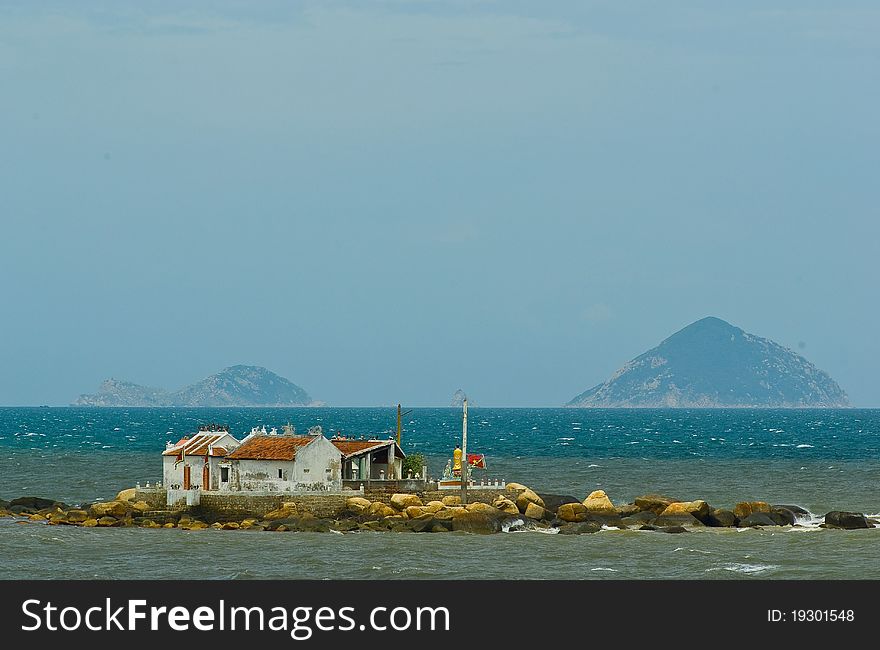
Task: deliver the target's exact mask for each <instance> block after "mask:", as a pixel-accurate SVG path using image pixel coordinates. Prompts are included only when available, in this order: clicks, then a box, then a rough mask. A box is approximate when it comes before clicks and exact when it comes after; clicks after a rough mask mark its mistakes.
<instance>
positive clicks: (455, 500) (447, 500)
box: [441, 494, 461, 506]
mask: <svg viewBox="0 0 880 650" xmlns="http://www.w3.org/2000/svg"><path fill="white" fill-rule="evenodd" d="M441 503H442V504H443V505H444V506H460V505H461V497H460V496H458V495H457V494H449V495H447V496H445V497H443V499H442V500H441Z"/></svg>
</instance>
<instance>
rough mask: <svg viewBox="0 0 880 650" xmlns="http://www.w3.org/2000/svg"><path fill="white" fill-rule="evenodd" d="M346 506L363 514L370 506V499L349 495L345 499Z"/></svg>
mask: <svg viewBox="0 0 880 650" xmlns="http://www.w3.org/2000/svg"><path fill="white" fill-rule="evenodd" d="M345 507H346V509H347V510H351V511H352V512H356V513H358V514H361V513H363V512H364V511H366V510H367V508H369V507H370V500H369V499H365V498H363V497H349V498H348V499H346V500H345Z"/></svg>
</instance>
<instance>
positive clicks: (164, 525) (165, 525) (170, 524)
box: [83, 521, 175, 528]
mask: <svg viewBox="0 0 880 650" xmlns="http://www.w3.org/2000/svg"><path fill="white" fill-rule="evenodd" d="M83 526H85V524H83ZM174 526H175V524H174V522H173V521H169V522H168V523H167V524H162V528H174Z"/></svg>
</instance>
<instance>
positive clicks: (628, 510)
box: [616, 503, 642, 517]
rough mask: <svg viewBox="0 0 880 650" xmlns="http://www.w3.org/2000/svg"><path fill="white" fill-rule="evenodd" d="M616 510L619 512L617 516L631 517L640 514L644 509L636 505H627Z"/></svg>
mask: <svg viewBox="0 0 880 650" xmlns="http://www.w3.org/2000/svg"><path fill="white" fill-rule="evenodd" d="M616 510H617V514H618V515H620V516H621V517H629V516H631V515H635V514H638V513H640V512H641V511H642V509H641V508H639V507H638V506H637V505H636V504H634V503H627V504H625V505H622V506H617V508H616Z"/></svg>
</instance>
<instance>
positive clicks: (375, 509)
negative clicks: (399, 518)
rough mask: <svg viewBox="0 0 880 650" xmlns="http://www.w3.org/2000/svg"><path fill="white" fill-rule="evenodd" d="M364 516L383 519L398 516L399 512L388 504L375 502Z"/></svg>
mask: <svg viewBox="0 0 880 650" xmlns="http://www.w3.org/2000/svg"><path fill="white" fill-rule="evenodd" d="M364 514H366V515H369V516H370V517H376V518H382V517H390V516H391V515H396V514H397V510H395V509H394V508H392V507H391V506H389V505H388V504H387V503H382V502H381V501H374V502H373V503H371V504H370V507H369V508H367V511H366V512H365V513H364Z"/></svg>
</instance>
